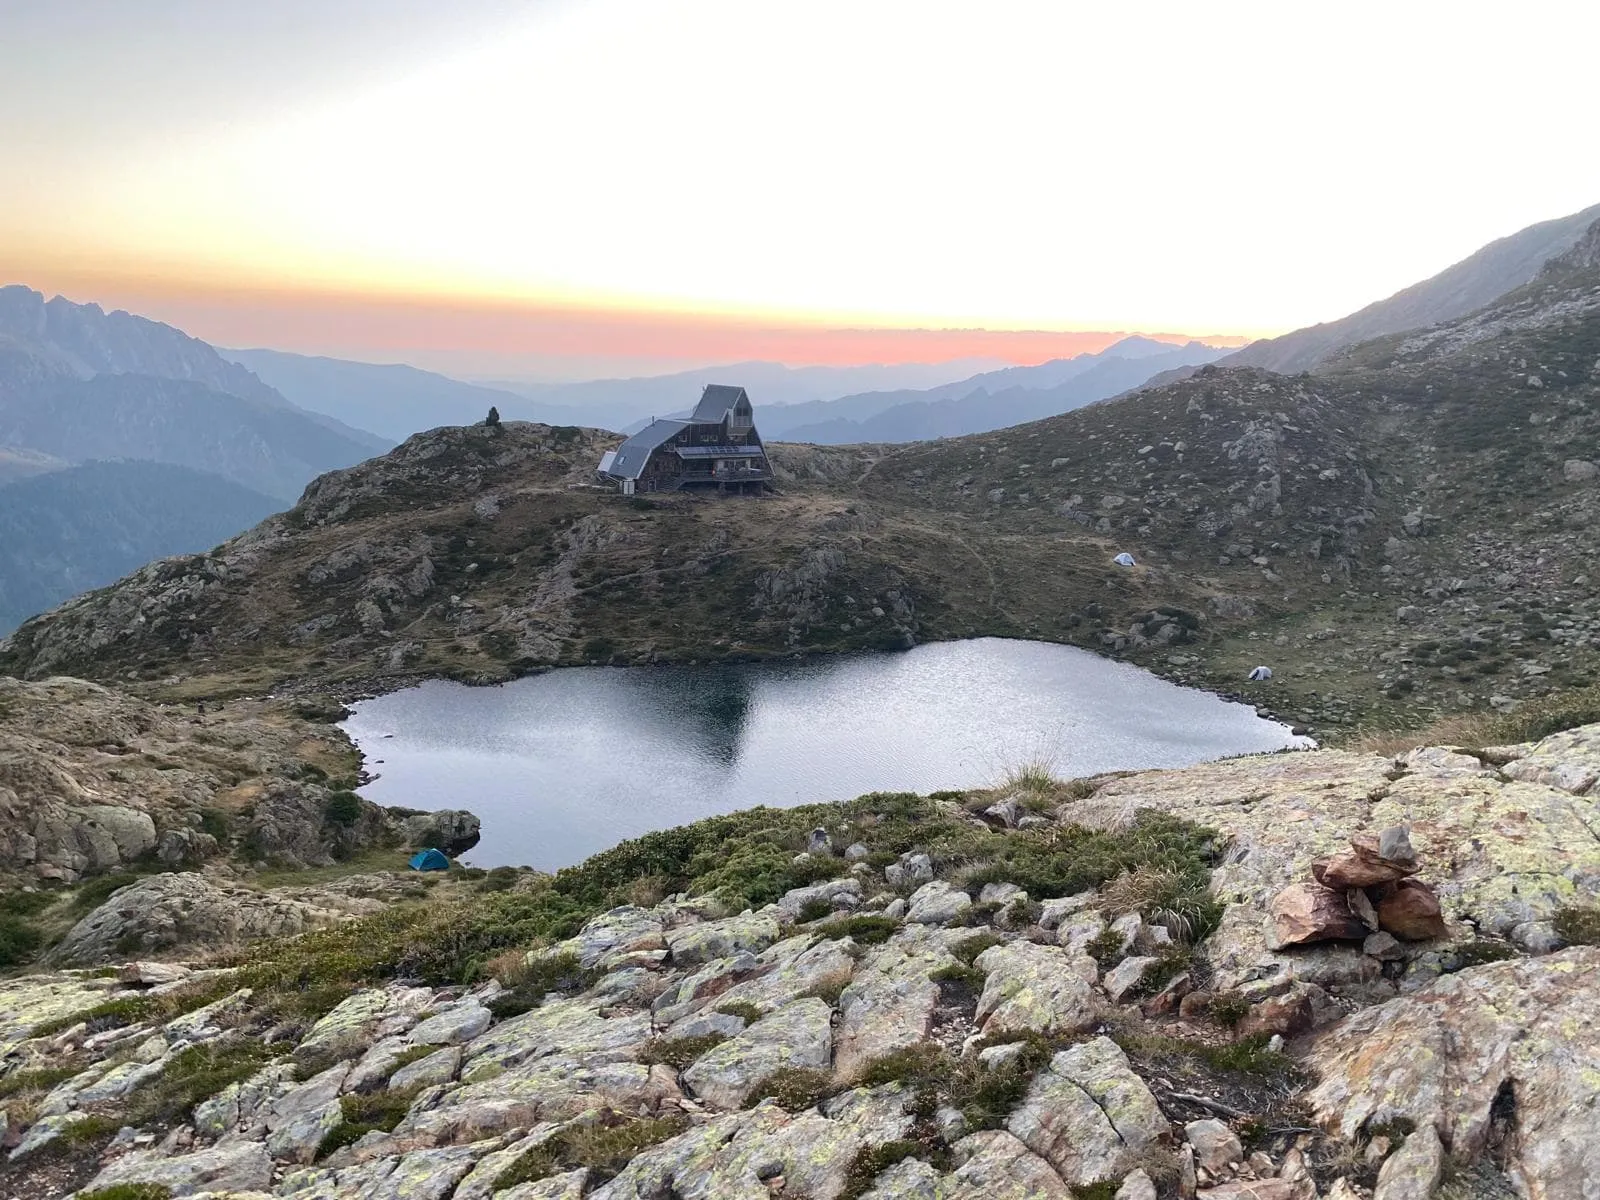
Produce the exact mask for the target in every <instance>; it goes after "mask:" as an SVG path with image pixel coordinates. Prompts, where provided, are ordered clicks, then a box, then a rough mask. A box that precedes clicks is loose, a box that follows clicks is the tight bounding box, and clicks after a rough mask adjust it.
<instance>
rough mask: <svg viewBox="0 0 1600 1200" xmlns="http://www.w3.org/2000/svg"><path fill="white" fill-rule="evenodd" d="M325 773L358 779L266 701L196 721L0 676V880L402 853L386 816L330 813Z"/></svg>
mask: <svg viewBox="0 0 1600 1200" xmlns="http://www.w3.org/2000/svg"><path fill="white" fill-rule="evenodd" d="M329 763H343V764H345V765H346V768H347V769H348V771H349V774H350V776H351V778H352V780H353V778H354V776H355V773H356V767H357V757H356V755H355V752H354V750H353V749H352V748H351V747H350V746H349V744H348V743H347V742H346V741H345V740H344V739H343V738H342V736H340V735H339V734H338V733H336V732H335V731H332V730H329V729H325V728H321V727H317V726H313V725H309V724H307V723H306V722H304V721H298V720H295V719H293V718H292V717H289V716H287V715H286V714H285V713H284V712H283V710H282V709H281V708H274V707H273V706H270V705H267V704H264V703H257V702H250V701H234V702H233V703H232V704H231V705H229V706H227V707H225V708H223V709H222V710H221V711H218V707H217V706H216V705H213V706H212V709H211V711H210V712H205V713H202V712H200V711H191V710H184V709H180V708H177V707H175V706H173V705H161V704H151V703H147V702H145V701H142V700H138V699H135V698H134V697H132V696H129V695H126V694H124V693H121V692H117V691H113V690H111V689H109V688H104V687H101V686H99V685H97V684H93V683H86V682H84V681H82V680H77V679H49V680H45V681H42V682H38V683H26V682H22V681H19V680H15V679H7V678H3V677H0V880H5V879H7V878H9V879H12V880H17V881H31V882H35V883H37V882H44V883H52V884H53V883H74V882H76V881H78V880H80V879H83V878H86V877H89V876H93V875H99V874H104V873H106V872H110V871H116V870H119V869H122V868H125V867H128V866H130V865H135V864H140V865H143V864H147V863H150V862H158V863H160V864H163V865H165V866H168V867H193V866H201V865H204V864H206V863H208V862H212V861H215V860H218V859H221V858H223V857H226V856H227V855H229V854H230V853H232V852H235V851H240V852H243V853H244V854H246V855H247V856H248V857H251V858H253V859H256V860H270V861H272V862H275V863H278V864H280V865H284V866H291V867H292V866H325V865H328V864H331V863H333V862H334V861H335V860H336V858H338V857H343V856H347V855H349V854H351V853H354V852H356V851H359V850H362V849H365V848H368V847H372V846H376V845H383V844H385V843H388V842H398V840H399V837H400V832H399V831H400V826H401V819H400V818H398V817H395V816H392V815H391V814H389V812H388V810H386V809H383V808H380V807H379V806H377V805H375V804H371V803H369V802H367V801H365V800H361V799H359V798H358V797H354V796H349V797H348V798H346V799H343V800H342V801H341V802H340V804H335V803H333V797H334V795H335V789H333V788H331V787H330V786H328V785H327V782H326V781H327V771H326V770H325V767H324V765H319V764H329ZM319 780H320V781H321V782H319ZM341 805H342V807H341ZM330 806H331V807H330ZM468 815H469V816H470V814H468ZM474 819H475V818H474Z"/></svg>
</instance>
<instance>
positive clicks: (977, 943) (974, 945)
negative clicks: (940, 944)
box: [950, 933, 1005, 966]
mask: <svg viewBox="0 0 1600 1200" xmlns="http://www.w3.org/2000/svg"><path fill="white" fill-rule="evenodd" d="M1004 942H1005V938H1003V937H1001V936H1000V935H999V934H997V933H976V934H973V935H972V936H971V937H968V938H962V939H961V940H960V941H959V942H957V943H956V944H955V945H954V946H952V947H950V953H951V954H953V955H954V956H955V957H956V958H958V959H960V960H961V961H962V962H964V963H966V964H967V965H968V966H971V965H972V962H973V960H974V959H976V958H977V957H978V955H980V954H982V953H983V952H984V951H985V950H987V949H988V948H989V947H990V946H999V945H1002V944H1003V943H1004Z"/></svg>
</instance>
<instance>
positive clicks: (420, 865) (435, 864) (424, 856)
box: [411, 850, 450, 871]
mask: <svg viewBox="0 0 1600 1200" xmlns="http://www.w3.org/2000/svg"><path fill="white" fill-rule="evenodd" d="M411 869H412V870H413V871H448V870H449V869H450V860H449V859H448V858H446V857H445V856H444V852H443V851H442V850H418V851H417V852H416V853H415V854H413V855H412V856H411Z"/></svg>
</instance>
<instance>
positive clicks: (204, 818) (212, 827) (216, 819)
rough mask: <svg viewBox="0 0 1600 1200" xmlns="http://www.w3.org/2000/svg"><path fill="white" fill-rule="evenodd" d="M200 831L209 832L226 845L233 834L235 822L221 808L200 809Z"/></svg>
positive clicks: (221, 843)
mask: <svg viewBox="0 0 1600 1200" xmlns="http://www.w3.org/2000/svg"><path fill="white" fill-rule="evenodd" d="M200 832H202V833H209V834H210V835H211V836H212V837H214V838H216V839H217V842H218V843H219V844H220V845H223V846H226V845H227V844H228V839H229V838H230V837H231V836H232V835H233V822H232V821H231V820H230V819H229V817H228V814H227V813H225V812H223V811H222V809H220V808H202V809H201V810H200Z"/></svg>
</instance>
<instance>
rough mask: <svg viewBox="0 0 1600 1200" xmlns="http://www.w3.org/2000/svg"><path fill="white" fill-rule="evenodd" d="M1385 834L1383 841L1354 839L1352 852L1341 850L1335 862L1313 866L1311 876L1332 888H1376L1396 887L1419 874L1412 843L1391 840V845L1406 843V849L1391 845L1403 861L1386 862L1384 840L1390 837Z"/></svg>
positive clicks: (1326, 860)
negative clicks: (1382, 847)
mask: <svg viewBox="0 0 1600 1200" xmlns="http://www.w3.org/2000/svg"><path fill="white" fill-rule="evenodd" d="M1390 833H1391V831H1389V830H1385V831H1384V833H1383V834H1382V835H1380V837H1370V836H1368V835H1366V834H1357V835H1356V836H1355V837H1353V838H1351V839H1350V849H1348V850H1341V851H1340V852H1339V853H1338V854H1335V855H1333V856H1332V857H1331V858H1319V859H1318V860H1317V861H1316V862H1314V863H1312V864H1311V874H1312V875H1313V876H1314V877H1315V879H1316V881H1317V882H1318V883H1320V884H1322V885H1324V886H1325V887H1330V888H1338V889H1343V888H1365V887H1376V886H1378V885H1379V884H1381V883H1394V882H1395V881H1396V880H1400V879H1404V878H1405V877H1406V876H1407V875H1414V874H1416V872H1417V860H1416V857H1415V855H1414V854H1411V853H1410V849H1411V843H1410V842H1409V841H1405V840H1404V839H1394V838H1390V841H1391V843H1394V842H1396V841H1397V840H1398V841H1403V842H1404V845H1403V847H1401V846H1400V845H1396V844H1391V851H1392V852H1395V853H1397V854H1399V855H1401V857H1396V858H1385V857H1384V856H1383V851H1382V849H1381V848H1380V847H1381V845H1382V844H1383V843H1382V838H1385V837H1389V836H1390Z"/></svg>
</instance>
